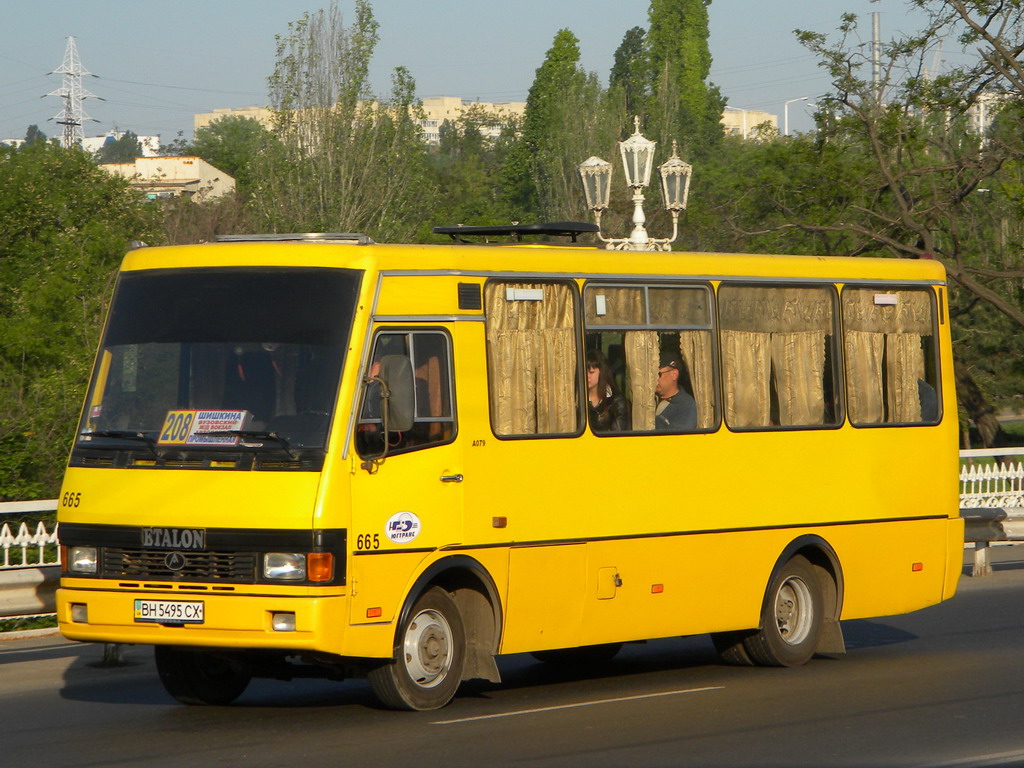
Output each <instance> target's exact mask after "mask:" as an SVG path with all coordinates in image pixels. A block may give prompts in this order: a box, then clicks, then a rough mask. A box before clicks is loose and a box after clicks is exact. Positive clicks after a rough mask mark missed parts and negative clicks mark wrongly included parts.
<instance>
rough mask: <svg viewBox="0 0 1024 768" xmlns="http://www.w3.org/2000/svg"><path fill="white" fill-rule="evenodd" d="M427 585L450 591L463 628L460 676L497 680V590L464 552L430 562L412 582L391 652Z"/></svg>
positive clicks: (428, 587)
mask: <svg viewBox="0 0 1024 768" xmlns="http://www.w3.org/2000/svg"><path fill="white" fill-rule="evenodd" d="M431 587H441V588H443V589H445V590H447V591H448V592H450V593H451V594H452V597H453V599H454V600H455V604H456V605H457V606H458V608H459V612H460V613H461V614H462V620H463V623H464V624H465V629H466V665H465V669H464V671H463V679H464V680H469V679H473V678H482V679H484V680H490V681H491V682H500V676H499V675H498V667H497V665H496V664H495V662H494V655H495V653H497V650H498V644H499V641H500V639H501V628H502V610H501V599H500V597H499V594H498V589H497V587H496V586H495V584H494V579H492V578H491V575H490V573H488V571H487V569H486V568H485V567H484V566H483V565H482V564H481V563H480V562H479V561H477V560H476V559H474V558H472V557H470V556H468V555H451V556H448V557H445V558H442V559H441V560H437V561H435V562H433V563H431V564H430V565H429V566H428V567H427V568H426V569H424V571H423V573H421V574H420V575H419V577H417V579H416V581H414V582H413V585H412V587H411V588H410V589H409V591H408V593H407V594H406V597H405V601H404V602H403V604H402V610H401V613H400V614H399V617H398V622H397V624H396V625H395V638H394V649H393V652H394V653H395V654H396V655H397V653H398V649H399V646H400V643H401V633H402V628H403V627H404V626H405V623H406V621H407V620H408V619H409V614H410V612H411V611H412V607H413V605H414V604H415V603H416V601H417V600H418V599H419V597H420V595H422V594H423V593H424V592H426V591H427V590H428V589H430V588H431Z"/></svg>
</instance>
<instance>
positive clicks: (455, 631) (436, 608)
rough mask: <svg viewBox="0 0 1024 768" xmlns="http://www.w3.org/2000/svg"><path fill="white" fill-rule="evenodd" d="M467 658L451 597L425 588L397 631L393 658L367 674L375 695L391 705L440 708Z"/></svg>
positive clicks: (459, 617)
mask: <svg viewBox="0 0 1024 768" xmlns="http://www.w3.org/2000/svg"><path fill="white" fill-rule="evenodd" d="M465 658H466V630H465V626H464V624H463V621H462V615H461V614H460V613H459V608H458V606H457V605H456V604H455V601H454V600H453V599H452V596H451V595H450V594H449V593H448V592H447V591H445V590H444V589H441V588H440V587H432V588H431V589H428V590H427V591H426V592H424V593H423V594H422V595H421V596H420V598H419V599H418V600H417V601H416V603H415V604H414V605H413V607H412V610H411V611H410V612H409V617H408V618H407V619H406V620H405V622H404V624H403V625H402V628H401V630H400V631H399V635H398V648H397V649H396V659H395V661H394V663H391V664H384V665H382V666H379V667H374V668H373V669H371V670H370V671H369V672H368V673H367V677H368V678H369V681H370V686H371V687H372V688H373V692H374V693H375V694H376V696H377V698H378V699H380V701H381V703H383V704H384V705H385V706H387V707H391V708H392V709H414V710H429V709H439V708H441V707H443V706H444V705H445V704H447V703H448V702H449V701H451V700H452V697H453V696H454V695H455V692H456V690H458V687H459V683H460V682H462V668H463V664H464V661H465Z"/></svg>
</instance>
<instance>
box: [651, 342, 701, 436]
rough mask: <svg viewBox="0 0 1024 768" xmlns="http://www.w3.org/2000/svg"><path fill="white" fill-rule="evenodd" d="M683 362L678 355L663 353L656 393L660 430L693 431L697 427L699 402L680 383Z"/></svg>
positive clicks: (655, 425)
mask: <svg viewBox="0 0 1024 768" xmlns="http://www.w3.org/2000/svg"><path fill="white" fill-rule="evenodd" d="M682 371H683V362H682V360H680V359H679V357H678V356H676V355H671V354H669V355H662V357H661V365H660V366H659V367H658V383H657V384H655V386H654V394H655V395H657V396H658V407H657V408H656V409H655V412H654V428H655V429H656V430H658V431H659V432H692V431H694V430H696V429H697V403H696V402H694V399H693V398H692V397H691V396H690V394H689V393H688V392H686V391H685V390H684V389H682V387H681V386H680V384H679V377H680V376H681V375H682Z"/></svg>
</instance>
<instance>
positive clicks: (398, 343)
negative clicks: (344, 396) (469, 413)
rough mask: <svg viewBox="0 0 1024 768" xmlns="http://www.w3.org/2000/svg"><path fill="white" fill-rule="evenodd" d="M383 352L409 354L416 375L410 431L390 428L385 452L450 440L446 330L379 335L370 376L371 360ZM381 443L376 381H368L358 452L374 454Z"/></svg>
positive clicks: (452, 434) (452, 423)
mask: <svg viewBox="0 0 1024 768" xmlns="http://www.w3.org/2000/svg"><path fill="white" fill-rule="evenodd" d="M387 355H401V356H404V357H408V358H409V362H410V364H411V366H412V370H413V372H414V375H415V387H414V398H415V403H414V407H413V426H412V429H410V430H407V431H405V432H394V431H393V432H391V433H390V434H389V436H388V442H389V449H388V453H389V454H392V455H394V454H398V453H404V452H407V451H412V450H418V449H420V448H427V447H429V446H432V445H440V444H442V443H448V442H451V440H452V439H453V438H454V437H455V413H454V408H453V399H454V397H453V392H452V376H451V352H450V343H449V339H448V336H447V334H444V333H441V332H439V331H401V332H386V333H380V334H378V336H377V338H376V340H375V341H374V346H373V355H372V357H371V370H370V374H371V375H373V373H374V363H376V362H377V361H379V360H381V359H382V358H383V357H385V356H387ZM382 447H383V436H382V433H381V418H380V385H379V384H378V383H376V382H372V383H370V384H369V385H366V386H364V387H363V401H362V403H361V404H360V408H359V422H358V430H357V432H356V449H357V450H358V452H359V453H360V454H361V455H375V454H378V453H380V450H381V448H382Z"/></svg>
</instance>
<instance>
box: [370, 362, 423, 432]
mask: <svg viewBox="0 0 1024 768" xmlns="http://www.w3.org/2000/svg"><path fill="white" fill-rule="evenodd" d="M377 375H378V377H379V378H380V380H381V381H383V382H384V389H383V390H382V391H381V396H382V397H384V393H385V392H386V393H387V397H388V402H387V405H386V406H384V404H383V403H382V404H381V405H382V408H381V413H386V415H385V417H384V419H385V420H384V424H385V428H386V429H387V431H388V432H407V431H409V430H410V429H412V425H413V418H414V416H415V408H416V397H415V391H416V379H415V377H414V376H413V372H412V363H411V362H410V360H409V358H408V357H406V356H405V355H385V356H384V357H382V358H381V360H380V372H379V373H378V374H377Z"/></svg>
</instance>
